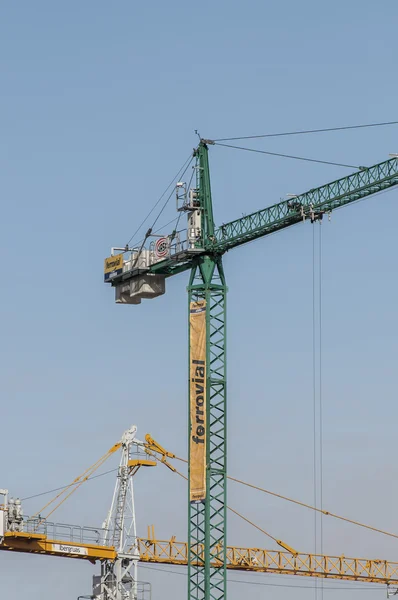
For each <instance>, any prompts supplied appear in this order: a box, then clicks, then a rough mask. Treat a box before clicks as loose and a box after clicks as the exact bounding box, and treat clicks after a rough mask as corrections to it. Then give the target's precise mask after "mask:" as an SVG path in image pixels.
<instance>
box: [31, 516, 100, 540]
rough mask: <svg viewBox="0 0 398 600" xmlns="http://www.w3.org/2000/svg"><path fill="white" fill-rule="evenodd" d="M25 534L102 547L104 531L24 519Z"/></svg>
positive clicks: (44, 520) (37, 518)
mask: <svg viewBox="0 0 398 600" xmlns="http://www.w3.org/2000/svg"><path fill="white" fill-rule="evenodd" d="M23 531H24V532H25V533H42V534H44V535H45V536H47V538H48V539H52V540H63V541H66V542H71V543H80V544H97V545H104V544H105V542H104V540H105V530H104V529H102V528H95V527H81V526H80V525H69V524H67V523H52V522H50V521H46V519H41V518H40V516H39V517H35V518H33V519H32V518H30V517H24V521H23Z"/></svg>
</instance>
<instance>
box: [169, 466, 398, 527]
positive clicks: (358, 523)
mask: <svg viewBox="0 0 398 600" xmlns="http://www.w3.org/2000/svg"><path fill="white" fill-rule="evenodd" d="M174 458H175V459H176V460H179V461H181V462H184V463H188V461H187V460H186V459H185V458H181V457H179V456H175V457H174ZM183 477H184V478H185V479H187V478H186V477H185V476H184V475H183ZM227 479H229V480H230V481H234V482H235V483H240V484H241V485H245V486H247V487H249V488H252V489H254V490H258V491H259V492H263V493H264V494H268V495H269V496H274V498H280V499H281V500H286V501H287V502H291V503H292V504H297V505H298V506H302V507H303V508H309V509H310V510H314V511H316V512H319V513H322V514H323V515H326V516H327V517H333V518H334V519H339V520H340V521H345V522H346V523H351V524H352V525H358V527H363V528H364V529H369V530H370V531H375V532H376V533H382V534H383V535H388V536H389V537H393V538H396V539H398V534H396V533H391V532H389V531H384V529H379V528H378V527H372V526H371V525H366V524H365V523H361V522H360V521H355V520H354V519H349V518H347V517H342V516H341V515H337V514H335V513H332V512H330V511H328V510H324V509H321V508H315V506H311V504H307V503H305V502H301V501H300V500H294V499H293V498H289V497H288V496H283V495H282V494H277V493H276V492H272V491H271V490H267V489H265V488H262V487H260V486H258V485H254V484H252V483H248V482H247V481H243V480H242V479H238V478H237V477H231V475H227Z"/></svg>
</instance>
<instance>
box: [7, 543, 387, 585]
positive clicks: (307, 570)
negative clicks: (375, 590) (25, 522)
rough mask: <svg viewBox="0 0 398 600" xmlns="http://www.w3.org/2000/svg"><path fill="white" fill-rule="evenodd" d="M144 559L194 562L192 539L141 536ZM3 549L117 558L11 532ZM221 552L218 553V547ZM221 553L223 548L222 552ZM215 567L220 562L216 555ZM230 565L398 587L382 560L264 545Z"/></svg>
mask: <svg viewBox="0 0 398 600" xmlns="http://www.w3.org/2000/svg"><path fill="white" fill-rule="evenodd" d="M138 549H139V553H140V561H141V562H148V563H163V564H168V565H187V564H188V559H187V556H188V545H187V543H186V542H176V541H174V539H173V538H172V539H171V540H169V541H160V540H154V539H143V538H138ZM0 550H9V551H14V552H26V553H32V554H44V555H50V556H63V557H66V558H79V559H83V560H88V561H90V562H95V561H97V560H100V561H103V560H110V561H114V560H115V559H116V551H115V548H114V547H109V546H101V545H96V544H82V543H74V542H69V541H67V542H65V541H63V540H52V539H48V538H47V537H46V536H45V535H43V534H35V533H19V532H7V533H6V534H5V536H4V540H3V542H2V543H1V544H0ZM215 552H216V551H215ZM217 552H218V550H217ZM203 557H204V553H203V547H201V546H198V548H197V552H196V561H195V562H196V564H197V563H200V562H203ZM213 566H214V567H217V566H220V562H219V561H217V559H214V561H213ZM227 568H228V569H230V570H237V571H249V572H257V573H279V574H284V575H301V576H304V577H322V578H327V579H343V580H347V581H363V582H367V583H381V584H391V585H398V563H396V562H390V561H386V560H379V559H371V560H369V559H366V558H348V557H345V556H323V555H318V554H304V553H291V552H283V551H278V550H262V549H260V548H239V547H236V546H228V547H227Z"/></svg>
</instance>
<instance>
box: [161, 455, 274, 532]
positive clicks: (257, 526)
mask: <svg viewBox="0 0 398 600" xmlns="http://www.w3.org/2000/svg"><path fill="white" fill-rule="evenodd" d="M153 456H154V457H155V459H156V460H157V461H158V462H159V463H161V464H164V462H163V461H162V459H161V458H159V457H158V456H156V455H153ZM180 460H183V459H180ZM184 462H187V461H184ZM166 466H167V465H166ZM173 472H174V473H176V474H177V475H179V476H180V477H182V479H185V481H188V477H187V476H186V475H184V474H183V473H181V472H180V471H178V469H176V468H175V467H173ZM227 509H228V510H229V511H231V512H232V513H234V514H235V515H237V516H238V517H240V518H241V519H243V521H246V523H249V525H252V526H253V527H255V528H256V529H258V530H259V531H261V533H264V534H265V535H266V536H268V537H269V538H270V539H271V540H273V541H274V542H276V543H277V544H280V540H278V539H277V538H276V537H274V536H273V535H271V534H270V533H268V531H265V529H262V528H261V527H260V526H259V525H256V524H255V523H253V521H251V520H250V519H248V518H247V517H245V516H244V515H242V514H241V513H239V512H238V511H237V510H235V509H234V508H232V507H231V506H227Z"/></svg>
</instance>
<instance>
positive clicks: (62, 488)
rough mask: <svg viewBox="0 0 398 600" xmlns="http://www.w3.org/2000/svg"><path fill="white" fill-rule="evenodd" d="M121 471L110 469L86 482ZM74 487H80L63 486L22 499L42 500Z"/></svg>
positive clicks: (24, 500) (89, 478)
mask: <svg viewBox="0 0 398 600" xmlns="http://www.w3.org/2000/svg"><path fill="white" fill-rule="evenodd" d="M118 470H119V469H110V470H109V471H105V472H104V473H99V474H98V475H92V476H91V477H88V478H87V479H86V481H91V480H92V479H97V478H98V477H103V476H104V475H109V473H116V471H118ZM72 485H78V482H76V483H74V482H72V483H68V485H62V486H60V487H57V488H53V489H52V490H47V491H46V492H40V494H33V496H26V497H25V498H21V500H22V501H23V502H26V500H33V498H40V496H47V494H53V493H54V492H59V490H66V488H69V487H71V486H72Z"/></svg>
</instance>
